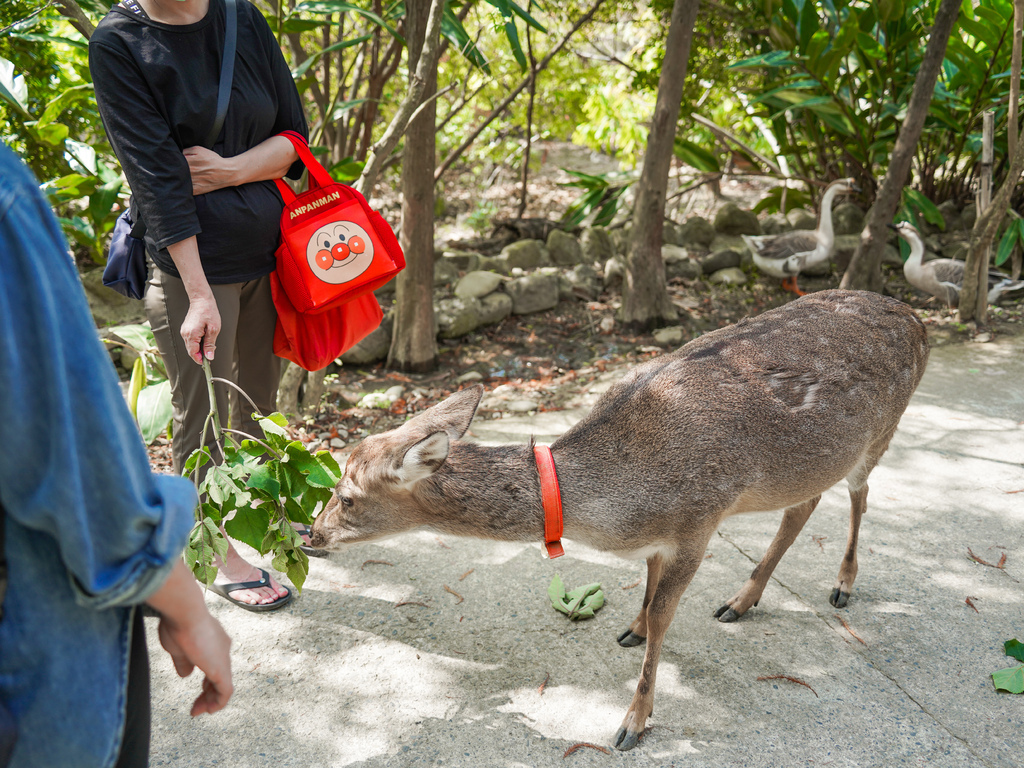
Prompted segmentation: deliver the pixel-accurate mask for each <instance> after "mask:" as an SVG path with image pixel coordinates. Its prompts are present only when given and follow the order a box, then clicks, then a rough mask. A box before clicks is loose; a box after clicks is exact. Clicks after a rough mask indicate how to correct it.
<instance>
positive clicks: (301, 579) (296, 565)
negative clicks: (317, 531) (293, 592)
mask: <svg viewBox="0 0 1024 768" xmlns="http://www.w3.org/2000/svg"><path fill="white" fill-rule="evenodd" d="M292 554H293V556H295V557H296V558H297V562H289V564H288V567H287V568H286V569H285V571H284V572H285V573H286V574H288V579H289V580H290V581H291V583H292V584H294V585H295V589H297V590H298V591H299V594H300V595H301V594H302V585H303V584H305V583H306V574H307V573H309V557H308V556H307V555H306V553H305V552H303V551H302V550H301V549H295V550H292Z"/></svg>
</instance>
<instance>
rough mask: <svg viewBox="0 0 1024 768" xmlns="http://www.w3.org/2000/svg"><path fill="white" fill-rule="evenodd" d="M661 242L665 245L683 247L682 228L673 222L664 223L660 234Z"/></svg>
mask: <svg viewBox="0 0 1024 768" xmlns="http://www.w3.org/2000/svg"><path fill="white" fill-rule="evenodd" d="M661 242H662V243H663V244H665V245H683V228H682V226H681V225H680V224H676V223H675V222H674V221H666V222H665V227H664V229H663V230H662V232H661Z"/></svg>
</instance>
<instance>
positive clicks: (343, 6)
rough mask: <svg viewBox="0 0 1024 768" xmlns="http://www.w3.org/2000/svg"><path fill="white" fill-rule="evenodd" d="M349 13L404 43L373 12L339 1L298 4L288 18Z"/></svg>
mask: <svg viewBox="0 0 1024 768" xmlns="http://www.w3.org/2000/svg"><path fill="white" fill-rule="evenodd" d="M350 12H351V13H355V14H357V15H359V16H363V17H364V18H366V19H368V20H370V21H372V22H373V23H374V24H376V25H377V26H379V27H383V28H384V29H386V30H387V31H388V32H390V33H391V35H392V36H393V37H396V38H398V39H399V40H402V42H403V43H404V42H405V40H404V39H403V38H402V36H401V35H399V34H398V32H397V31H396V30H395V28H394V27H392V26H391V25H390V24H388V23H387V22H386V21H385V20H384V19H382V18H381V17H380V16H378V15H377V14H376V13H374V12H373V11H369V10H367V9H366V8H360V7H359V6H358V5H353V4H352V3H345V2H341V0H312V2H304V3H299V4H298V5H296V6H295V7H294V8H293V9H292V11H291V13H290V14H289V16H288V18H289V19H294V18H295V17H296V15H298V14H300V13H324V14H332V13H350Z"/></svg>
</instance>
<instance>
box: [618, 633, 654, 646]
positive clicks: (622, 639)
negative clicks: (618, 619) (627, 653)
mask: <svg viewBox="0 0 1024 768" xmlns="http://www.w3.org/2000/svg"><path fill="white" fill-rule="evenodd" d="M617 640H618V641H619V645H621V646H622V647H623V648H636V647H637V646H638V645H643V644H644V643H645V642H647V638H646V637H640V635H638V634H636V633H635V632H633V630H631V629H627V630H626V631H625V632H623V633H622V634H621V635H619V636H618V638H617Z"/></svg>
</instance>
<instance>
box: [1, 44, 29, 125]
mask: <svg viewBox="0 0 1024 768" xmlns="http://www.w3.org/2000/svg"><path fill="white" fill-rule="evenodd" d="M0 98H2V99H4V100H5V101H7V102H9V103H11V104H13V105H14V106H15V107H17V108H18V111H19V112H21V114H23V115H24V116H25V117H32V115H31V114H30V113H29V111H28V107H26V106H25V103H26V102H27V101H28V85H27V84H26V83H25V77H24V76H23V75H15V74H14V62H12V61H8V60H7V59H5V58H4V57H3V56H0Z"/></svg>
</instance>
